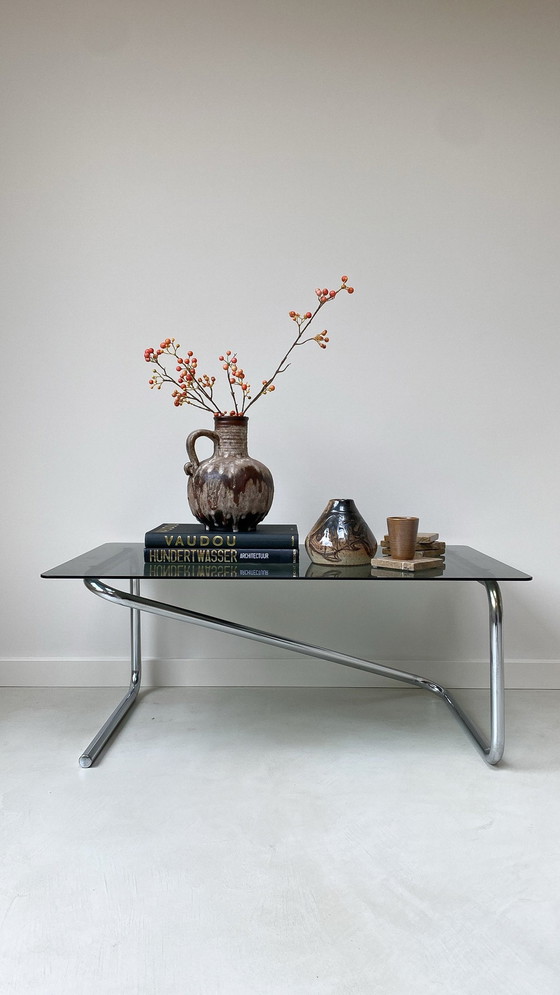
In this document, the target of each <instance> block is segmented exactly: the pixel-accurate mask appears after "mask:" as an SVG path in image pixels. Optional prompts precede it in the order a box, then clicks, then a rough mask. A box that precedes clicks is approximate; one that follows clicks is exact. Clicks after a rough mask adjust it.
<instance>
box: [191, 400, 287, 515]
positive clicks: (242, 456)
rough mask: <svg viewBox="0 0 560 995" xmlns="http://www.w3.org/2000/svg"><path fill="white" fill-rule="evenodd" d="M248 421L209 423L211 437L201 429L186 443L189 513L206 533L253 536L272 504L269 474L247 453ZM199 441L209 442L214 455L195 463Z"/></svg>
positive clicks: (226, 419)
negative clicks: (197, 442)
mask: <svg viewBox="0 0 560 995" xmlns="http://www.w3.org/2000/svg"><path fill="white" fill-rule="evenodd" d="M248 421H249V419H248V418H242V417H240V416H238V415H236V416H233V417H230V416H224V415H221V416H219V417H216V418H214V431H213V432H211V431H210V430H209V429H205V428H200V429H198V430H197V431H196V432H191V434H190V435H189V437H188V439H187V453H188V456H189V460H190V462H189V463H185V473H186V474H187V476H188V478H189V480H188V484H187V497H188V501H189V507H190V509H191V511H192V513H193V515H194V517H195V518H197V519H198V521H199V522H202V523H203V525H206V527H207V528H208V529H214V530H218V531H223V532H254V531H255V529H256V527H257V525H258V523H259V522H261V521H262V519H263V518H264V517H265V515H266V513H267V512H268V510H269V508H270V506H271V504H272V498H273V495H274V484H273V481H272V474H271V473H270V470H269V469H268V468H267V467H266V466H265V465H264V463H259V461H258V460H256V459H253V458H252V457H251V456H249V453H248V451H247V424H248ZM202 437H205V438H208V439H211V440H212V442H213V443H214V452H213V453H212V455H211V456H209V457H208V459H204V460H199V459H198V456H197V454H196V449H195V443H196V441H197V439H200V438H202Z"/></svg>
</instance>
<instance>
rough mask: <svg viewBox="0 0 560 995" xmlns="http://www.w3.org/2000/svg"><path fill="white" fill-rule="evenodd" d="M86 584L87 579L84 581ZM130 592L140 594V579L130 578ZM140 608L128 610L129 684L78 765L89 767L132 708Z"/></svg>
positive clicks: (139, 673)
mask: <svg viewBox="0 0 560 995" xmlns="http://www.w3.org/2000/svg"><path fill="white" fill-rule="evenodd" d="M86 586H88V585H87V581H86ZM130 593H131V595H133V596H134V597H139V596H140V581H139V580H131V582H130ZM140 618H141V616H140V610H139V609H138V608H134V607H133V608H131V610H130V685H129V688H128V691H127V692H126V694H125V696H124V698H123V699H122V701H120V702H119V704H118V705H117V707H116V708H115V710H114V712H113V713H112V714H111V715H110V716H109V718H108V719H107V721H106V722H105V724H104V725H103V726H102V727H101V729H100V730H99V732H98V733H97V736H95V737H94V739H92V741H91V743H90V744H89V746H88V747H86V749H85V750H84V752H83V753H82V755H81V757H80V759H79V764H80V767H91V766H92V764H94V763H95V761H96V760H97V757H98V756H99V754H100V753H101V751H102V750H103V749H104V748H105V746H106V745H107V743H108V741H109V739H110V738H111V736H112V735H113V733H114V732H115V729H116V728H117V726H118V725H119V723H120V722H121V721H122V720H123V718H124V717H125V715H126V713H127V712H128V710H129V709H130V708H132V706H133V704H134V702H135V701H136V698H137V697H138V692H139V690H140V683H141V680H142V648H141V639H140Z"/></svg>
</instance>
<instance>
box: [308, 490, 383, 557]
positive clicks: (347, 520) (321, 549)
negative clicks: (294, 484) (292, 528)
mask: <svg viewBox="0 0 560 995" xmlns="http://www.w3.org/2000/svg"><path fill="white" fill-rule="evenodd" d="M305 548H306V550H307V553H308V556H309V558H310V559H311V560H312V562H313V563H323V564H326V565H338V566H360V565H361V564H367V563H370V561H371V558H372V557H373V556H375V553H376V550H377V540H376V538H375V536H374V534H373V532H372V531H371V529H370V528H369V526H368V525H367V524H366V522H365V521H364V519H363V518H362V516H361V515H360V512H359V511H358V509H357V508H356V505H355V503H354V501H353V500H352V499H351V498H333V499H332V500H331V501H329V503H328V504H327V506H326V508H325V510H324V511H323V514H322V515H321V517H320V518H319V519H318V520H317V521H316V522H315V525H314V526H313V528H312V529H311V531H310V532H309V535H308V536H307V538H306V540H305Z"/></svg>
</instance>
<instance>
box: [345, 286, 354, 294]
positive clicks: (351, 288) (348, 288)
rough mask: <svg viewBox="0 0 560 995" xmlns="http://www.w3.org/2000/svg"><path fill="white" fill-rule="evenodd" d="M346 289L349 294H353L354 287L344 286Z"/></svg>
mask: <svg viewBox="0 0 560 995" xmlns="http://www.w3.org/2000/svg"><path fill="white" fill-rule="evenodd" d="M346 289H347V291H348V293H349V294H353V293H354V287H346Z"/></svg>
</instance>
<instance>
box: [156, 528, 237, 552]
mask: <svg viewBox="0 0 560 995" xmlns="http://www.w3.org/2000/svg"><path fill="white" fill-rule="evenodd" d="M163 538H164V539H165V545H166V546H167V548H168V549H169V548H171V547H179V548H181V549H182V548H183V547H184V546H192V547H195V548H198V547H202V546H210V545H212V546H216V547H222V546H224V545H225V546H229V547H231V548H235V547H236V546H237V536H233V535H222V534H221V533H220V532H215V533H207V534H202V535H186V536H185V537H183V536H182V535H178V536H173V535H166V536H164V537H163Z"/></svg>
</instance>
